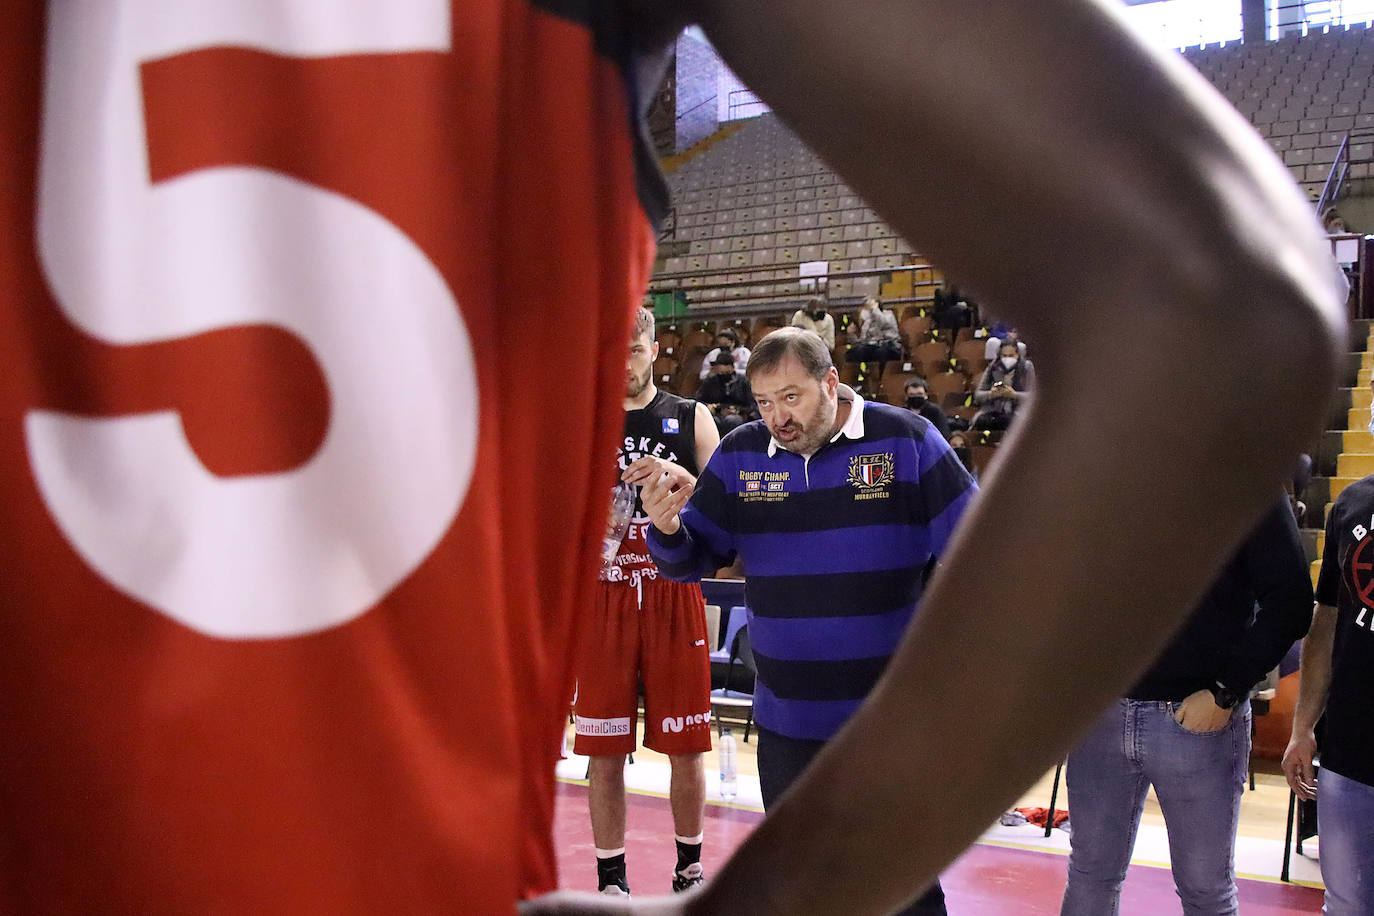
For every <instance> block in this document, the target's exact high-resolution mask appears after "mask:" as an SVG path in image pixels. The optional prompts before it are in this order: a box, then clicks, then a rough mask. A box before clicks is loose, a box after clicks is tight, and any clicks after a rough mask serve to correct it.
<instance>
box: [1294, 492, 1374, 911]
mask: <svg viewBox="0 0 1374 916" xmlns="http://www.w3.org/2000/svg"><path fill="white" fill-rule="evenodd" d="M1371 529H1374V476H1370V477H1366V478H1364V479H1363V480H1359V481H1356V482H1355V483H1353V484H1351V485H1350V486H1348V487H1346V488H1345V490H1343V491H1342V492H1341V495H1340V496H1339V497H1338V498H1337V499H1336V504H1335V505H1334V506H1332V507H1331V514H1330V515H1329V516H1328V517H1327V523H1326V545H1325V547H1324V548H1323V551H1322V565H1321V572H1320V573H1319V574H1318V576H1317V607H1316V611H1315V613H1314V614H1313V617H1312V630H1311V632H1310V633H1308V634H1307V639H1305V640H1303V644H1302V674H1301V682H1300V686H1299V688H1298V705H1297V708H1296V709H1295V710H1294V713H1293V736H1292V739H1291V740H1290V741H1289V742H1288V749H1287V750H1286V751H1285V752H1284V755H1283V773H1284V775H1285V776H1286V777H1288V785H1289V786H1290V787H1292V789H1293V791H1294V792H1295V793H1297V795H1298V796H1299V797H1301V798H1306V799H1311V798H1315V799H1316V800H1317V831H1318V836H1320V837H1321V865H1322V881H1323V882H1325V884H1326V904H1325V906H1324V907H1323V912H1325V913H1328V914H1330V916H1374V715H1371V713H1374V563H1371V562H1370V559H1371V557H1372V556H1374V531H1371ZM1318 719H1324V720H1325V725H1324V726H1323V729H1322V742H1321V774H1320V775H1319V776H1318V775H1316V773H1315V772H1314V758H1315V757H1316V754H1317V739H1316V736H1315V734H1314V732H1315V729H1316V725H1317V720H1318Z"/></svg>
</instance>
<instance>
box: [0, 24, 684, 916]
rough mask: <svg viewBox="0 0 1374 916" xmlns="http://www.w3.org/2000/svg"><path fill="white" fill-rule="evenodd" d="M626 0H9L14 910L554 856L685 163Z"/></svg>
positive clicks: (2, 144)
mask: <svg viewBox="0 0 1374 916" xmlns="http://www.w3.org/2000/svg"><path fill="white" fill-rule="evenodd" d="M616 6H617V4H609V3H606V4H598V3H596V2H589V3H579V4H566V3H560V2H554V0H547V2H532V0H464V2H461V3H459V2H452V0H359V2H355V3H349V4H346V5H339V4H335V3H331V2H326V0H276V2H270V0H254V2H242V3H215V4H202V3H184V2H171V0H64V2H61V3H58V2H48V3H43V2H39V0H16V2H15V3H11V4H10V15H9V16H8V17H7V19H6V27H5V29H4V30H3V31H0V43H3V46H4V48H3V53H0V72H2V73H3V82H4V85H5V87H6V93H5V101H4V103H3V106H2V107H0V208H3V217H2V218H0V264H2V265H3V269H0V277H3V282H0V323H2V324H0V363H2V364H3V365H4V367H5V368H4V372H3V373H0V482H3V484H4V486H5V489H6V492H5V497H4V499H3V500H0V555H3V557H4V562H3V563H0V727H3V733H4V739H3V740H4V744H5V750H4V752H3V753H0V912H7V911H12V910H22V911H35V910H36V911H45V912H91V911H95V910H101V911H110V910H114V911H140V912H145V911H172V912H206V911H224V912H238V913H245V912H307V911H308V912H379V911H384V910H389V911H396V912H416V911H437V910H443V911H455V910H461V911H465V912H492V911H498V912H499V911H509V910H510V908H511V907H512V905H513V902H514V901H515V900H516V899H517V897H519V896H522V895H528V894H531V893H534V892H537V891H540V890H546V889H549V888H550V887H551V886H552V885H553V883H554V878H555V876H554V873H553V856H552V848H551V841H550V837H549V830H550V825H551V820H552V811H553V783H552V771H553V765H554V762H555V761H556V759H557V756H558V751H559V737H560V733H561V728H562V723H563V721H564V716H565V715H566V701H567V697H568V694H569V693H570V690H569V685H570V680H569V661H570V658H569V646H568V643H569V634H570V630H571V624H572V615H573V612H574V609H575V608H577V607H579V606H587V605H589V604H590V603H591V600H592V598H591V596H592V589H594V587H595V585H594V583H595V575H596V569H597V560H598V557H597V549H598V545H599V541H600V537H601V535H602V533H603V530H604V527H605V518H606V509H607V507H606V504H605V494H606V493H607V492H608V490H609V488H610V486H611V484H612V482H613V478H614V474H613V469H612V468H611V467H609V466H607V463H606V462H605V461H604V459H603V458H602V457H601V456H604V455H606V454H607V453H608V452H609V451H610V450H611V448H612V447H613V444H614V443H615V441H616V440H617V438H618V436H619V434H620V425H621V410H620V409H619V401H618V399H617V398H615V397H606V396H604V395H605V393H606V392H612V393H613V392H615V391H616V390H617V388H618V386H622V385H623V384H624V380H623V376H624V365H623V363H624V360H623V356H621V355H620V350H618V349H616V348H613V347H603V346H596V345H595V344H596V343H597V342H598V341H607V340H609V341H617V342H623V341H624V340H625V339H626V337H627V336H628V334H629V332H630V327H631V324H630V322H631V315H632V310H633V308H634V307H635V306H636V303H637V301H638V299H639V296H640V295H641V293H642V290H643V288H644V285H645V283H646V282H647V277H648V271H649V267H650V260H651V257H652V246H653V225H654V223H655V221H656V220H657V219H658V218H659V215H660V214H661V207H662V194H661V191H662V184H661V180H659V178H658V176H657V174H656V173H655V172H652V165H649V166H648V167H647V168H645V167H644V166H643V163H646V162H651V161H652V160H651V159H649V158H648V157H647V156H646V154H645V151H644V150H643V149H641V148H639V147H638V146H637V143H639V142H640V141H639V139H638V138H639V136H640V134H639V133H638V132H637V131H636V129H635V125H636V123H637V118H636V108H637V107H638V105H637V103H636V98H637V95H638V90H637V88H636V87H635V86H634V85H633V83H632V80H631V79H630V77H629V74H630V72H631V64H632V61H631V60H630V59H629V56H628V54H626V53H624V49H626V48H628V47H630V42H629V40H628V35H627V34H626V32H625V28H626V26H625V23H624V21H623V17H622V16H621V15H620V14H619V13H618V12H617V10H616V8H615V7H616ZM637 163H639V164H640V166H639V167H638V168H637ZM570 330H573V333H571V334H570V333H569V332H570ZM532 365H538V366H539V369H538V372H537V373H530V374H529V378H527V379H522V378H512V373H513V372H518V371H519V368H520V367H521V366H532ZM551 382H552V383H555V384H557V385H559V386H560V387H562V388H564V389H567V390H572V391H577V392H581V393H582V394H583V395H584V396H580V397H573V398H566V397H552V396H550V392H549V391H548V390H547V386H548V385H549V384H550V383H551ZM536 385H538V386H539V387H535V386H536ZM594 395H595V396H594ZM551 454H557V455H559V456H560V458H559V460H558V461H557V462H551V461H549V460H548V459H547V456H548V455H551Z"/></svg>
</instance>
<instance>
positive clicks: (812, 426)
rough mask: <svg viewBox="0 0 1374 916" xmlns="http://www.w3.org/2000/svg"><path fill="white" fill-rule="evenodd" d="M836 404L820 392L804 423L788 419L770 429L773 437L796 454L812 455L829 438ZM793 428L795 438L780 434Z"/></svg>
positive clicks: (833, 423)
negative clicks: (775, 427) (816, 403)
mask: <svg viewBox="0 0 1374 916" xmlns="http://www.w3.org/2000/svg"><path fill="white" fill-rule="evenodd" d="M836 411H837V405H836V404H835V403H834V402H833V401H831V400H830V399H829V398H827V397H825V396H824V392H822V396H821V402H820V404H818V405H817V406H816V412H815V413H814V414H812V415H811V417H810V419H808V420H807V421H806V423H805V424H799V423H797V421H796V420H795V419H792V420H788V421H787V422H786V423H785V424H783V425H782V426H781V427H779V428H778V429H770V430H769V431H770V432H771V433H772V434H773V438H775V439H777V440H778V442H779V443H780V444H781V445H782V447H783V448H785V449H787V450H788V451H789V452H795V453H797V454H798V455H812V454H815V452H816V450H817V449H819V448H820V447H821V446H822V445H824V444H825V443H826V441H827V440H829V439H830V436H831V434H832V433H833V432H834V429H833V427H834V426H835V413H836ZM788 429H794V430H797V431H798V435H797V437H796V438H795V439H791V440H788V439H787V438H785V435H783V436H780V435H778V434H779V433H784V431H785V430H788Z"/></svg>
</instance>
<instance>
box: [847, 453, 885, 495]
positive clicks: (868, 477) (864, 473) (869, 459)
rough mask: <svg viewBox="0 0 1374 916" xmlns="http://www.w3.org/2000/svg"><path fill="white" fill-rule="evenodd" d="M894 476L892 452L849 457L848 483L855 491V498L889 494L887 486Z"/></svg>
mask: <svg viewBox="0 0 1374 916" xmlns="http://www.w3.org/2000/svg"><path fill="white" fill-rule="evenodd" d="M894 476H896V472H895V470H894V467H893V461H892V453H891V452H882V453H880V454H877V455H855V456H854V457H853V458H850V459H849V477H848V480H849V484H850V486H852V487H853V488H854V489H855V490H856V491H858V492H856V493H855V494H854V498H855V499H881V498H883V497H886V496H888V495H890V494H889V493H888V488H889V487H890V486H891V485H892V479H893V477H894Z"/></svg>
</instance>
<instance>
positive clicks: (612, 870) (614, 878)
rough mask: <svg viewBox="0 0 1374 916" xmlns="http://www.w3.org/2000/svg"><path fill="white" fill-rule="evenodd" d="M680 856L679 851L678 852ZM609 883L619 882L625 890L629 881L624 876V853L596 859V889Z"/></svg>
mask: <svg viewBox="0 0 1374 916" xmlns="http://www.w3.org/2000/svg"><path fill="white" fill-rule="evenodd" d="M679 856H681V853H679ZM611 884H619V885H620V886H621V887H622V888H624V890H625V891H626V892H628V891H629V890H630V883H629V881H628V880H626V878H625V853H623V852H622V853H621V854H620V855H618V856H608V857H607V858H604V859H602V858H598V859H597V860H596V889H597V890H602V889H604V888H606V887H607V886H609V885H611Z"/></svg>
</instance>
